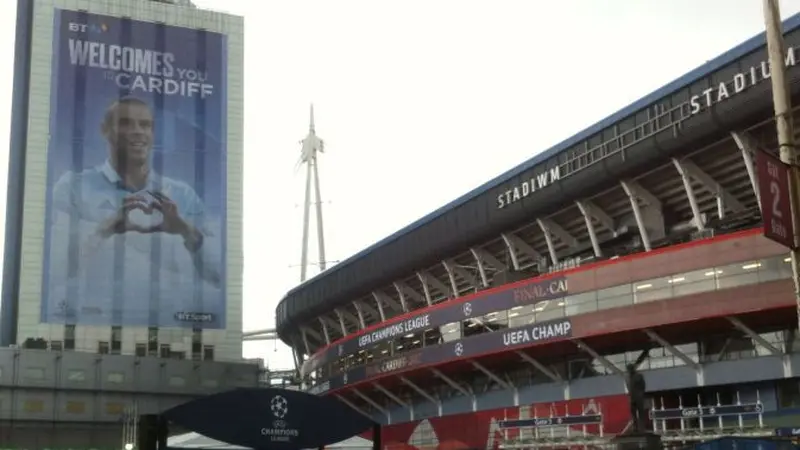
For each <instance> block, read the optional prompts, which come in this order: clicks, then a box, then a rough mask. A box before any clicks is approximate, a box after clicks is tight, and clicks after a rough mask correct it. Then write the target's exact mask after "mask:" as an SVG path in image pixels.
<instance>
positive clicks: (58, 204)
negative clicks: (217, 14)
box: [42, 10, 227, 328]
mask: <svg viewBox="0 0 800 450" xmlns="http://www.w3.org/2000/svg"><path fill="white" fill-rule="evenodd" d="M54 31H55V32H54V43H53V60H52V64H53V66H52V73H53V75H52V84H51V107H50V111H51V112H50V114H51V122H50V139H49V146H48V150H47V169H48V174H47V186H48V189H47V206H46V208H47V214H46V224H45V227H46V228H45V246H44V271H43V280H42V281H43V286H42V321H43V322H50V323H69V324H79V325H103V326H108V325H133V326H161V327H201V328H223V327H224V326H225V284H224V283H225V279H226V274H225V270H226V269H225V238H226V229H225V223H226V221H225V215H226V210H225V208H226V147H225V146H226V136H227V130H226V126H227V125H226V114H227V99H226V75H227V73H226V70H227V69H226V66H227V64H226V38H225V36H224V35H221V34H218V33H212V32H208V31H203V30H194V29H189V28H180V27H172V26H167V25H164V24H156V23H148V22H141V21H135V20H130V19H120V18H113V17H107V16H99V15H94V14H89V13H85V12H76V11H67V10H56V17H55V24H54Z"/></svg>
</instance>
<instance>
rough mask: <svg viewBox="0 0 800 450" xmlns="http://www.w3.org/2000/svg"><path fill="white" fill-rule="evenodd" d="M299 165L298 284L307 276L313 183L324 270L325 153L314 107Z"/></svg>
mask: <svg viewBox="0 0 800 450" xmlns="http://www.w3.org/2000/svg"><path fill="white" fill-rule="evenodd" d="M300 144H301V145H302V148H301V150H300V165H301V166H302V165H305V166H306V192H305V202H304V203H303V246H302V253H301V255H300V282H301V283H302V282H304V281H306V278H307V275H308V265H309V264H308V238H309V236H308V226H309V221H310V219H311V217H310V214H311V204H312V200H311V183H312V181H313V183H314V196H315V197H316V198H315V201H314V202H313V203H314V204H315V213H316V221H317V246H318V251H319V268H320V270H325V269H326V266H327V264H326V261H325V234H324V231H323V222H322V194H321V188H320V185H319V165H318V163H319V160H318V156H319V154H320V153H322V152H324V151H325V143H324V142H323V140H322V139H320V138H319V137H317V133H316V130H315V128H314V105H313V104H312V105H311V117H310V122H309V127H308V135H307V136H306V137H305V139H303V140H302V141H300Z"/></svg>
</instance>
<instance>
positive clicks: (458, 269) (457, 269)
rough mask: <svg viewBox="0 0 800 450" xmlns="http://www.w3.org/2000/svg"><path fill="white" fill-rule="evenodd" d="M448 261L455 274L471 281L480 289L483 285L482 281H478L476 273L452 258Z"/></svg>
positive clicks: (473, 285) (468, 281)
mask: <svg viewBox="0 0 800 450" xmlns="http://www.w3.org/2000/svg"><path fill="white" fill-rule="evenodd" d="M446 261H447V265H449V266H450V268H451V269H452V270H453V274H455V275H458V276H459V277H461V278H462V279H464V281H466V282H467V283H469V284H470V285H471V286H472V287H474V288H475V289H480V287H481V285H480V283H478V280H477V279H476V278H475V275H473V274H472V273H471V272H470V271H469V270H467V269H466V268H464V266H461V265H459V264H456V262H455V261H453V260H451V259H448V260H446Z"/></svg>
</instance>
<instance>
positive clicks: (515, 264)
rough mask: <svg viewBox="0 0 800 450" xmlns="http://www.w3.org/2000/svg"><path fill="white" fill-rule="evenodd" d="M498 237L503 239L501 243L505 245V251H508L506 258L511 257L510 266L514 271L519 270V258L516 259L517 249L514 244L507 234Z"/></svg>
mask: <svg viewBox="0 0 800 450" xmlns="http://www.w3.org/2000/svg"><path fill="white" fill-rule="evenodd" d="M500 237H501V238H503V243H504V244H506V249H507V250H508V256H510V257H511V266H512V267H513V268H514V270H519V258H517V248H516V246H515V245H514V242H513V241H512V240H511V238H509V237H508V235H507V234H501V235H500Z"/></svg>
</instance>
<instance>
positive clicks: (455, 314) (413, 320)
mask: <svg viewBox="0 0 800 450" xmlns="http://www.w3.org/2000/svg"><path fill="white" fill-rule="evenodd" d="M567 288H568V287H567V278H566V277H564V276H558V277H552V278H546V279H544V280H542V279H540V278H539V279H536V280H532V281H526V282H523V283H520V284H518V285H514V286H510V287H507V286H504V287H503V288H502V289H496V290H489V291H486V292H481V293H479V294H477V295H473V296H469V297H465V298H464V300H463V301H458V302H456V301H451V302H448V303H445V304H442V305H440V306H437V307H434V308H427V309H424V310H422V311H420V312H419V313H417V314H414V315H411V316H406V317H403V318H399V319H397V320H390V321H388V322H389V323H386V324H384V325H382V326H381V327H379V328H377V329H374V330H368V331H366V332H364V333H363V334H361V335H352V336H348V337H345V338H343V339H342V340H340V341H339V342H337V343H334V344H332V345H330V346H328V347H326V348H324V349H322V350H320V351H319V352H317V353H316V354H314V355H313V356H311V358H309V359H308V360H307V361H306V362H305V363H303V367H302V372H303V373H304V374H308V373H311V372H313V371H314V370H316V369H318V368H319V367H320V366H322V365H324V364H327V363H329V362H331V361H333V360H335V359H337V358H340V357H342V356H344V355H349V354H352V353H356V352H358V351H360V350H362V349H364V348H367V347H370V346H373V345H375V344H378V343H381V342H385V341H388V340H391V339H396V338H398V337H401V336H405V335H408V334H412V333H416V332H420V331H423V330H426V329H430V328H434V327H441V326H443V325H447V324H449V323H454V322H461V321H463V320H466V319H470V318H473V317H475V318H477V317H481V316H483V315H485V314H489V313H491V312H497V311H503V310H506V309H511V308H513V307H515V306H526V305H533V304H536V303H538V302H541V301H545V300H552V299H555V298H558V297H563V296H565V295H567V293H568V290H567Z"/></svg>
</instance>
